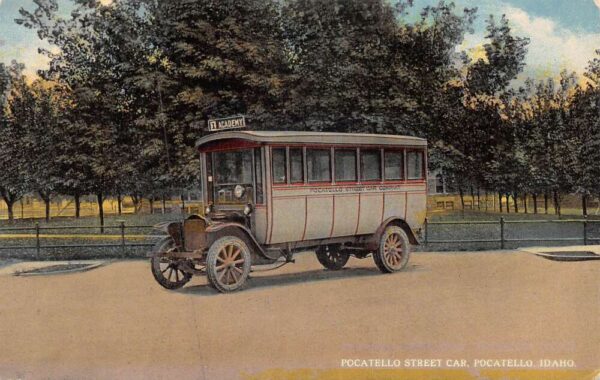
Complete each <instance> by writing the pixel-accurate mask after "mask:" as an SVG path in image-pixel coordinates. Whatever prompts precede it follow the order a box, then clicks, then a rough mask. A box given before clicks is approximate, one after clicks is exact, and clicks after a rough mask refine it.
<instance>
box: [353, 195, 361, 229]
mask: <svg viewBox="0 0 600 380" xmlns="http://www.w3.org/2000/svg"><path fill="white" fill-rule="evenodd" d="M359 226H360V193H358V218H357V219H356V230H355V231H354V235H357V234H358V227H359Z"/></svg>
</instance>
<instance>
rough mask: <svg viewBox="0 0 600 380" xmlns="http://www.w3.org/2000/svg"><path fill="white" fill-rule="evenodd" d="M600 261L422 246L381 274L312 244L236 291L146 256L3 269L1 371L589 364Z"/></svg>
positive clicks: (109, 374)
mask: <svg viewBox="0 0 600 380" xmlns="http://www.w3.org/2000/svg"><path fill="white" fill-rule="evenodd" d="M599 264H600V262H597V261H596V262H577V263H558V262H552V261H547V260H545V259H542V258H538V257H536V256H533V255H530V254H526V253H517V252H503V253H500V252H487V253H456V254H434V253H417V254H414V256H413V258H412V260H411V264H410V267H409V268H408V270H407V271H405V272H402V273H397V274H393V275H382V274H379V272H378V271H376V270H375V267H374V264H373V262H372V260H371V259H367V260H362V261H359V260H351V261H350V262H349V265H348V269H345V270H343V271H340V272H327V271H324V270H322V269H321V267H320V266H319V264H318V262H317V261H316V259H315V258H314V257H313V255H310V254H303V255H300V256H298V262H297V263H296V264H294V265H288V266H286V267H284V268H281V269H279V270H277V271H273V272H267V273H255V274H253V278H252V279H251V280H250V282H249V288H248V289H247V290H244V291H242V292H238V293H235V294H229V295H220V294H217V293H216V292H215V291H213V290H212V289H210V288H208V287H207V286H206V280H205V279H204V278H194V279H193V280H192V282H191V283H190V284H189V285H188V286H187V287H186V288H184V289H183V290H181V291H176V292H169V291H166V290H163V289H162V288H160V287H159V286H158V285H157V284H156V283H155V282H154V280H153V278H152V276H151V274H150V271H149V265H148V263H147V262H144V261H125V262H116V263H112V264H110V265H108V266H105V267H101V268H99V269H95V270H93V271H90V272H85V273H78V274H69V275H55V276H37V277H13V276H7V275H0V302H1V304H0V379H7V378H81V377H86V378H123V377H128V378H144V379H148V378H195V379H229V378H238V377H242V378H244V377H248V376H251V377H253V378H254V376H256V377H255V378H272V379H275V378H281V376H283V374H284V372H281V371H283V370H293V372H290V373H291V374H295V375H296V376H297V377H296V378H304V376H303V375H302V374H307V373H306V372H302V370H301V369H302V368H318V369H328V368H330V369H334V372H329V374H333V375H331V376H333V377H331V378H336V379H339V378H342V377H340V373H341V374H342V375H343V374H348V375H352V376H354V378H364V375H365V373H364V372H363V373H362V375H361V373H360V372H358V373H357V372H353V370H347V371H346V370H341V369H340V368H339V367H340V363H341V360H342V359H345V358H359V359H369V358H384V359H401V360H402V361H404V360H405V359H410V358H417V359H425V358H434V359H435V358H439V359H442V360H444V365H445V364H446V363H445V361H446V360H447V359H466V360H467V361H468V363H470V364H471V365H472V364H473V361H474V360H477V359H498V358H505V359H531V360H535V361H536V364H537V361H538V360H539V359H544V358H549V359H571V360H573V361H574V362H575V363H576V366H577V368H576V370H590V369H594V368H600V317H599V315H600V314H599V313H598V311H599V310H600V285H599V278H600V276H599V274H600V265H599ZM269 369H270V370H269ZM279 369H281V370H279ZM267 370H269V371H267ZM415 370H422V371H425V372H418V371H417V372H407V373H406V374H405V375H399V372H385V371H380V372H373V373H375V374H377V373H379V374H383V375H382V376H383V377H382V378H393V377H394V376H400V377H398V378H409V377H411V376H412V378H421V376H426V375H427V374H433V373H434V371H431V370H429V369H426V368H421V369H419V368H417V369H415ZM463 370H465V369H463ZM294 371H295V372H294ZM298 371H300V372H298ZM339 371H346V372H339ZM428 371H429V372H428ZM466 371H467V372H464V373H468V374H471V375H473V376H476V377H478V376H481V374H482V373H483V372H480V370H478V369H474V368H472V367H471V368H469V369H466ZM460 373H462V372H459V374H460ZM464 373H463V374H464ZM573 373H574V372H573ZM288 374H289V373H288ZM299 374H300V375H299ZM419 374H421V375H419ZM424 374H425V375H424ZM455 374H456V373H455ZM579 374H580V373H579ZM408 375H411V376H408ZM298 376H299V377H298ZM311 376H316V375H315V374H314V373H313V372H311ZM335 376H337V377H335ZM438 376H440V375H438ZM457 376H458V375H457ZM461 376H462V375H461ZM461 376H458V377H457V378H460V377H461ZM313 378H317V377H313ZM344 378H345V377H344ZM371 378H375V377H371ZM532 378H535V376H534V377H532ZM538 378H539V377H538Z"/></svg>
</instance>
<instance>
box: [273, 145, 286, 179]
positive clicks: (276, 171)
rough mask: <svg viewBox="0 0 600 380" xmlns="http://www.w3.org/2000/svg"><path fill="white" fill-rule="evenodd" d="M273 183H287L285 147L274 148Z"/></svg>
mask: <svg viewBox="0 0 600 380" xmlns="http://www.w3.org/2000/svg"><path fill="white" fill-rule="evenodd" d="M272 153H273V183H287V176H286V174H285V172H286V168H287V162H286V160H285V148H273V150H272Z"/></svg>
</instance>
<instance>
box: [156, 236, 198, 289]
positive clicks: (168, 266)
mask: <svg viewBox="0 0 600 380" xmlns="http://www.w3.org/2000/svg"><path fill="white" fill-rule="evenodd" d="M176 250H177V248H176V246H175V242H174V241H173V239H172V238H170V237H168V238H165V239H163V240H161V241H160V242H159V243H158V244H157V245H156V246H155V248H154V252H153V255H152V259H151V260H150V265H151V268H152V275H153V276H154V279H155V280H156V282H158V283H159V284H160V285H161V286H163V287H164V288H166V289H169V290H173V289H179V288H181V287H182V286H183V285H185V284H187V283H188V281H190V279H191V278H192V275H191V274H189V273H186V272H184V271H183V269H182V268H181V264H182V260H181V259H170V258H169V257H167V256H165V255H164V253H165V252H169V251H171V252H173V251H176Z"/></svg>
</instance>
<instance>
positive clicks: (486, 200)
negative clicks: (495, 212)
mask: <svg viewBox="0 0 600 380" xmlns="http://www.w3.org/2000/svg"><path fill="white" fill-rule="evenodd" d="M487 211H488V191H487V189H485V212H487Z"/></svg>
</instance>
